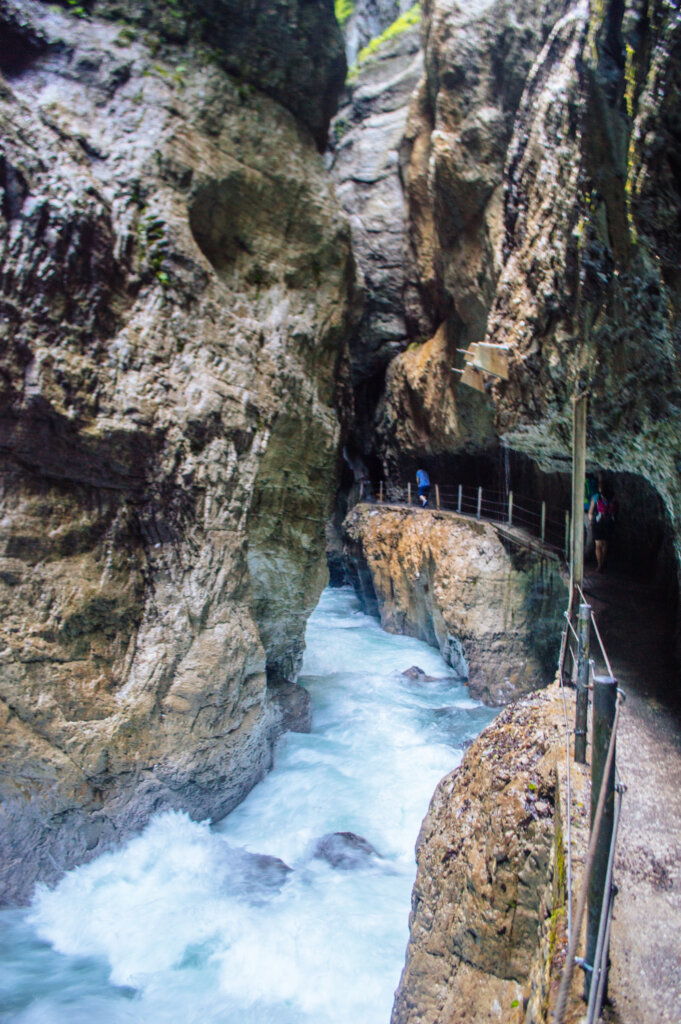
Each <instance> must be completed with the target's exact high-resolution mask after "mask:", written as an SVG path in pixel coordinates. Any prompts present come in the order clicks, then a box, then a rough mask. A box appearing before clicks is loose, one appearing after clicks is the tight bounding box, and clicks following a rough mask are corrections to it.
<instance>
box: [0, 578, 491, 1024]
mask: <svg viewBox="0 0 681 1024" xmlns="http://www.w3.org/2000/svg"><path fill="white" fill-rule="evenodd" d="M307 636H308V648H307V652H306V655H305V661H304V665H303V677H302V681H303V682H304V683H305V685H306V686H308V687H309V689H310V692H311V695H312V702H313V730H312V732H311V733H310V734H309V735H301V734H288V735H287V736H285V737H284V738H283V739H282V741H281V742H280V744H279V747H278V749H277V752H276V758H275V768H274V770H273V771H272V772H271V773H270V774H269V775H268V776H267V778H266V779H265V780H264V781H263V782H262V783H261V784H260V785H259V786H258V787H256V789H254V790H253V792H252V793H251V794H250V795H249V797H248V798H247V799H246V800H245V801H244V802H243V804H241V805H240V806H239V807H238V808H237V809H236V810H235V811H234V812H233V813H232V814H231V815H230V816H229V817H228V818H227V819H225V821H223V822H222V823H220V824H219V825H218V826H216V827H214V828H211V827H209V825H208V824H207V823H196V822H192V821H191V820H190V819H189V817H188V816H187V815H185V814H179V813H166V814H162V815H159V816H158V817H157V818H155V819H154V820H153V821H152V822H151V823H150V825H149V826H148V828H147V829H146V830H145V831H144V833H143V834H142V835H140V836H138V837H137V838H135V839H133V840H132V841H130V842H129V843H127V845H126V846H125V847H123V848H122V849H120V850H117V851H115V852H113V853H110V854H107V855H105V856H102V857H100V858H99V859H98V860H96V861H94V862H93V863H91V864H88V865H85V866H83V867H81V868H79V869H77V870H75V871H72V872H70V873H69V874H68V875H67V876H66V877H65V878H64V879H63V881H62V882H61V883H60V884H59V885H58V886H57V887H56V888H55V889H54V890H52V891H49V890H47V889H41V890H40V892H39V893H38V895H37V898H36V900H35V902H34V904H33V906H32V908H31V910H30V915H29V919H28V920H29V923H30V925H31V926H32V928H33V929H34V932H35V934H37V936H39V937H40V938H41V939H43V940H46V941H47V942H49V943H50V944H51V945H52V946H53V948H54V949H55V950H57V951H59V953H61V954H63V955H64V956H63V957H62V958H58V957H55V956H54V954H52V953H50V954H49V955H50V956H51V957H52V958H53V960H54V964H53V966H52V970H53V977H52V976H50V977H49V978H48V979H47V980H45V979H44V978H43V981H44V984H43V983H42V982H41V987H40V992H37V993H36V992H34V993H32V994H31V995H26V996H25V997H24V998H23V999H22V994H21V992H20V991H14V992H13V993H10V994H11V997H12V999H13V1000H14V1003H13V1004H12V1005H15V1006H16V1011H15V1012H14V1013H13V1015H10V1016H9V1017H3V1020H7V1021H13V1022H21V1024H79V1021H80V1020H83V1021H85V1020H94V1019H97V1020H98V1021H100V1022H102V1024H120V1022H123V1021H125V1022H135V1024H138V1022H139V1024H142V1022H144V1024H188V1022H191V1021H197V1022H198V1021H200V1022H201V1024H225V1022H232V1021H234V1022H235V1024H236V1022H238V1024H274V1022H276V1024H313V1022H314V1024H357V1022H360V1024H387V1021H388V1020H389V1018H390V1009H391V1005H392V999H393V992H394V989H395V987H396V985H397V982H398V980H399V975H400V971H401V967H402V963H403V958H404V949H405V945H406V941H407V927H408V916H409V904H410V893H411V887H412V884H413V878H414V873H415V865H414V852H413V850H414V842H415V839H416V836H417V834H418V830H419V827H420V824H421V820H422V818H423V816H424V814H425V812H426V810H427V807H428V802H429V799H430V796H431V794H432V791H433V789H434V787H435V785H436V783H437V781H438V780H439V778H440V777H441V776H442V775H443V774H444V773H445V772H447V771H449V770H451V768H453V767H454V766H455V765H456V764H457V763H458V760H459V757H460V752H459V750H458V749H457V748H458V744H459V740H458V738H457V734H456V729H455V728H454V729H453V727H452V718H454V720H455V718H456V707H457V705H459V706H461V707H462V708H465V709H469V708H475V707H478V705H476V704H475V703H474V702H472V701H470V700H469V698H468V696H467V693H466V691H465V690H464V689H463V688H462V687H461V686H460V684H457V683H454V682H451V681H449V682H434V683H419V684H414V683H412V682H411V681H410V680H408V679H406V678H405V677H403V676H401V675H400V673H401V672H403V671H404V670H405V669H407V668H409V667H410V666H411V665H414V664H416V665H418V666H419V667H420V668H421V669H423V670H424V672H426V673H428V674H430V675H433V676H440V677H442V676H447V675H448V671H449V670H448V669H447V667H446V666H445V665H444V663H443V662H442V660H441V659H440V658H439V655H438V654H437V652H436V651H434V650H433V649H432V648H429V647H427V646H426V645H424V644H422V643H420V642H418V641H415V640H412V639H409V638H406V637H394V636H390V635H388V634H386V633H384V632H383V631H381V630H380V628H379V626H378V624H377V623H376V622H375V621H374V620H373V619H370V618H368V617H367V616H364V615H362V614H361V612H360V611H359V610H358V607H357V603H356V600H355V598H354V597H353V596H352V594H351V593H350V592H349V591H340V592H339V591H327V592H326V593H325V594H324V595H323V597H322V601H321V602H320V606H319V608H318V609H317V611H316V612H315V613H314V615H313V616H312V619H311V621H310V624H309V627H308V634H307ZM443 707H445V708H446V709H447V714H446V717H447V723H446V726H441V725H439V724H438V721H439V720H438V718H437V716H436V714H435V712H436V711H437V710H438V709H442V708H443ZM469 715H470V712H469ZM486 715H487V717H488V718H489V717H491V716H490V715H489V713H486V712H481V718H480V727H482V725H483V724H484V721H485V716H486ZM470 728H471V724H470V721H466V723H464V726H463V730H464V731H463V732H462V736H463V734H464V733H465V731H466V729H467V730H469V731H470ZM466 734H467V733H466ZM329 832H355V833H357V834H359V835H361V836H363V837H364V838H365V839H366V840H367V841H368V842H369V843H371V844H372V845H373V847H374V848H375V849H376V850H377V851H378V854H380V857H368V858H367V859H366V862H365V863H363V864H362V865H361V866H360V867H359V868H356V869H354V870H341V869H338V868H336V869H334V868H333V867H331V866H330V865H329V864H328V863H327V862H326V861H324V860H322V859H319V858H318V857H315V856H314V853H315V847H316V844H317V842H318V840H319V838H320V837H321V836H323V835H325V834H327V833H329ZM242 849H245V850H247V851H251V852H252V853H258V854H268V855H271V856H273V857H277V858H281V859H282V860H283V861H284V862H285V863H286V864H287V865H288V866H289V867H290V868H292V869H293V870H292V871H290V872H289V873H285V872H284V870H283V869H281V870H279V869H278V868H277V866H276V865H271V864H270V865H267V864H266V865H264V866H262V865H260V864H255V863H253V862H252V861H251V860H248V859H244V854H243V853H242V852H240V851H241V850H242ZM24 926H25V925H24ZM34 947H35V948H34ZM34 947H33V946H31V944H30V943H28V944H27V950H26V953H25V954H24V953H23V952H22V954H21V956H22V958H23V959H22V961H21V964H19V963H18V964H17V968H16V970H17V976H18V975H19V973H21V972H22V971H23V972H27V973H28V974H29V975H30V973H31V970H32V967H31V963H32V961H31V959H30V958H31V957H35V956H37V952H36V950H37V949H39V948H40V947H39V945H38V944H37V943H34ZM41 955H42V956H43V958H44V957H45V956H46V955H47V954H46V953H45V951H44V949H43V950H42V952H41ZM82 957H88V958H95V959H94V960H93V959H89V960H87V961H83V960H81V959H74V958H82ZM59 965H61V969H60V967H59ZM43 975H44V971H43ZM107 977H108V982H107ZM17 985H18V982H17ZM116 986H129V987H130V988H131V989H132V991H130V990H127V991H121V989H120V988H116ZM93 1007H96V1012H95V1010H94V1009H93ZM88 1013H91V1014H92V1016H90V1017H89V1018H88V1017H87V1014H88Z"/></svg>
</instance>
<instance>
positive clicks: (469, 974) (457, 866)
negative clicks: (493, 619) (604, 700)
mask: <svg viewBox="0 0 681 1024" xmlns="http://www.w3.org/2000/svg"><path fill="white" fill-rule="evenodd" d="M564 737H565V726H564V713H563V703H562V698H561V695H560V691H559V690H558V688H557V687H556V686H552V687H550V688H549V689H548V690H545V691H542V692H541V693H540V694H534V695H532V696H531V697H525V698H523V699H522V700H519V701H517V702H516V703H515V704H513V705H512V706H511V707H509V708H507V709H506V710H505V711H503V712H502V713H501V714H500V715H499V717H498V718H497V719H495V721H494V722H493V723H492V724H491V725H490V726H488V727H487V729H485V731H484V732H483V733H482V734H481V735H480V736H479V737H478V739H477V740H476V741H475V743H474V744H473V745H472V746H471V747H470V748H469V750H468V751H467V752H466V755H465V757H464V761H463V764H462V765H461V767H460V768H457V769H456V770H455V771H454V772H452V773H451V774H450V775H447V776H445V778H444V779H443V780H442V782H441V783H440V784H439V786H438V788H437V790H436V791H435V794H434V796H433V799H432V801H431V805H430V809H429V811H428V815H427V816H426V818H425V820H424V822H423V825H422V828H421V832H420V835H419V838H418V841H417V845H416V854H417V861H418V872H417V877H416V883H415V885H414V890H413V893H412V910H411V916H410V937H409V945H408V947H407V959H406V964H405V968H404V971H403V973H402V978H401V980H400V984H399V987H398V989H397V993H396V996H395V1004H394V1007H393V1013H392V1018H391V1020H392V1024H437V1022H438V1021H448V1022H450V1024H455V1022H456V1024H459V1022H461V1024H464V1022H467V1021H480V1022H482V1021H485V1022H490V1024H491V1022H493V1021H504V1022H505V1024H521V1022H523V1024H546V1022H548V1021H549V1020H550V1012H551V1009H552V1008H553V1006H554V1005H555V998H556V995H557V986H558V981H559V978H560V973H561V968H562V964H563V961H564V956H565V950H566V944H567V937H566V884H567V878H566V859H565V829H566V823H567V814H568V810H567V808H566V804H565V778H564V774H563V773H564V767H565V748H564ZM572 787H573V788H572V795H573V803H572V807H573V810H572V830H571V840H572V844H573V855H574V858H575V860H574V864H575V867H576V866H577V865H578V864H579V863H580V859H581V858H582V857H583V856H584V851H585V847H586V843H587V841H588V818H587V811H586V809H585V808H586V806H587V803H588V778H587V772H586V771H585V770H582V769H581V768H580V766H579V765H575V766H573V768H572ZM574 884H575V885H576V884H577V882H576V879H575V882H574ZM581 984H582V982H581V975H578V976H577V977H576V978H575V984H574V986H573V990H572V993H571V998H570V1002H569V1004H568V1014H567V1017H566V1020H569V1021H576V1020H578V1019H579V1018H581V1016H582V1015H583V1012H584V1004H583V1003H582V1002H581V999H580V995H581Z"/></svg>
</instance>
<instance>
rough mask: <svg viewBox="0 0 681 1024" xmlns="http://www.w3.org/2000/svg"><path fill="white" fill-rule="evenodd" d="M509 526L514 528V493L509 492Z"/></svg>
mask: <svg viewBox="0 0 681 1024" xmlns="http://www.w3.org/2000/svg"><path fill="white" fill-rule="evenodd" d="M508 525H509V526H513V491H509V492H508Z"/></svg>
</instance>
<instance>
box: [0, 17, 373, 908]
mask: <svg viewBox="0 0 681 1024" xmlns="http://www.w3.org/2000/svg"><path fill="white" fill-rule="evenodd" d="M69 8H73V10H71V9H64V11H63V12H60V10H59V9H58V8H55V7H54V6H53V5H47V4H43V3H38V2H34V0H21V2H19V0H17V2H13V0H2V3H0V39H1V40H2V43H1V45H0V68H1V69H2V72H3V75H4V77H3V78H2V79H1V80H0V214H1V215H0V267H1V272H0V303H1V310H2V317H1V320H0V323H1V326H0V358H1V359H2V373H1V376H0V389H1V391H2V401H1V406H0V410H1V411H0V451H1V453H2V459H1V461H0V473H1V479H2V499H1V501H2V513H1V518H0V604H1V606H2V625H1V626H0V629H1V632H2V642H1V644H0V662H1V668H0V708H1V711H0V717H1V719H2V740H1V741H0V742H1V744H2V762H3V771H4V774H3V776H2V782H1V783H0V786H1V791H0V795H1V797H2V809H1V812H0V818H1V820H0V836H1V837H2V838H1V840H0V843H1V845H2V855H1V857H0V862H1V863H2V872H3V875H2V895H3V898H4V899H5V900H7V899H10V900H11V899H18V898H23V897H25V896H26V895H27V894H28V893H29V892H30V888H31V885H32V882H33V881H34V879H35V878H37V877H40V878H42V879H47V880H50V879H53V878H55V877H57V876H58V875H59V874H60V873H61V872H62V871H63V870H64V869H65V868H67V867H69V866H71V865H72V864H74V863H75V862H77V861H78V860H82V859H83V858H84V857H87V856H91V855H94V854H95V853H97V852H98V851H100V850H101V849H103V848H105V847H106V845H107V844H109V843H111V842H112V841H114V840H116V839H120V838H121V837H123V836H125V835H126V834H127V833H129V832H130V831H131V830H132V829H135V828H138V827H140V826H141V825H142V824H143V823H144V822H145V820H146V819H147V818H148V817H149V815H150V814H151V813H152V812H153V811H154V810H157V809H159V808H162V807H183V808H186V809H188V810H189V811H190V812H191V813H192V814H193V815H195V816H197V817H206V816H213V817H219V816H220V815H223V814H224V813H226V812H227V811H228V810H229V809H230V808H231V807H233V806H234V804H235V803H236V802H237V801H238V800H239V799H241V798H242V797H243V796H244V794H245V793H246V792H247V791H248V789H249V788H250V787H251V786H252V785H253V783H254V782H255V781H256V780H257V779H258V778H259V777H260V776H261V775H262V773H263V771H264V770H265V768H266V767H267V765H268V763H269V760H270V756H271V754H270V752H271V746H272V742H273V739H274V738H275V736H276V735H277V733H278V732H279V731H281V729H282V728H283V727H284V725H286V724H291V723H295V722H297V723H298V724H299V726H301V727H304V725H305V719H306V708H305V702H304V699H303V696H301V692H300V691H296V689H295V685H294V681H295V674H296V671H297V667H298V665H299V661H300V657H301V653H302V645H303V630H304V624H305V619H306V616H307V614H308V613H309V610H310V609H311V608H312V607H313V606H314V604H315V602H316V599H317V596H318V594H319V591H320V589H321V587H322V585H323V583H324V579H325V568H324V565H323V526H324V521H325V519H326V516H327V514H328V510H329V500H330V496H331V495H332V494H333V490H334V479H335V471H336V460H337V450H338V443H339V428H338V423H337V419H336V414H335V411H334V402H335V373H336V366H337V363H338V361H339V358H340V357H341V354H342V351H343V344H344V340H345V337H346V334H347V332H348V315H349V314H348V310H349V307H350V296H351V291H352V288H353V280H354V271H353V266H352V259H351V254H350V243H349V236H348V230H347V227H346V223H345V221H344V220H343V219H342V217H341V215H340V213H339V210H338V207H337V205H336V203H335V201H334V198H333V196H332V194H331V191H330V187H329V184H328V180H327V177H326V174H325V171H324V168H323V165H322V162H321V158H320V156H319V154H318V152H317V150H318V145H319V144H320V142H321V140H322V139H323V138H324V137H325V135H326V127H327V123H328V117H329V115H330V113H331V110H332V108H333V105H334V102H335V96H336V94H337V92H338V89H339V88H340V85H341V84H342V79H343V76H344V58H343V54H342V41H341V38H340V35H339V32H338V30H337V27H336V25H335V22H334V20H333V15H332V11H331V6H330V5H329V4H327V3H325V2H321V0H320V2H314V3H311V2H306V3H302V2H301V3H296V2H294V0H292V2H291V3H288V4H279V5H276V10H275V8H274V6H273V5H270V4H265V3H257V2H255V3H251V4H248V5H242V4H235V3H229V2H225V3H219V4H218V3H206V4H205V5H204V4H200V3H190V2H187V3H184V2H179V0H178V3H174V4H169V5H164V6H163V7H160V8H159V7H158V6H157V5H152V4H141V5H140V4H126V3H120V4H117V3H106V2H102V3H97V4H95V5H93V6H88V5H87V4H85V5H84V7H82V8H81V7H77V8H76V7H74V5H69Z"/></svg>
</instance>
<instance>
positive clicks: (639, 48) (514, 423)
mask: <svg viewBox="0 0 681 1024" xmlns="http://www.w3.org/2000/svg"><path fill="white" fill-rule="evenodd" d="M680 52H681V26H679V21H678V18H677V17H676V15H672V13H671V11H670V10H667V8H666V7H664V5H659V6H656V7H655V13H654V14H653V15H652V17H651V18H650V20H648V17H647V16H646V17H644V16H643V15H642V14H641V15H639V14H638V12H637V11H633V10H632V11H629V12H628V13H627V16H626V17H625V18H624V19H623V12H622V10H621V9H620V8H619V7H618V6H617V5H614V4H613V5H611V4H607V5H605V7H604V8H603V9H602V10H600V11H598V12H596V11H595V10H592V11H591V13H589V12H587V11H586V10H584V9H582V8H581V7H579V6H575V7H574V8H573V9H571V13H570V17H569V18H566V19H564V20H563V21H562V22H560V23H559V24H558V25H557V26H556V28H555V30H554V31H553V33H552V35H551V37H550V39H549V40H548V42H547V45H546V47H545V49H544V50H543V51H542V53H541V55H540V56H539V58H538V59H537V62H536V65H535V68H534V73H533V75H532V76H531V77H530V78H529V79H528V83H527V88H526V92H525V95H524V98H523V101H522V103H521V105H520V107H519V111H518V117H517V122H516V126H515V129H514V136H513V139H512V142H511V146H510V149H509V164H508V167H509V177H508V184H507V191H506V196H505V202H504V216H505V224H506V231H505V238H504V245H503V270H502V274H501V277H500V280H499V285H498V289H497V295H496V299H495V303H494V306H493V310H492V313H491V316H490V321H489V326H488V338H489V340H492V341H501V340H503V341H504V342H505V343H508V344H510V345H511V349H512V364H511V379H510V381H509V382H508V383H507V384H499V385H497V386H496V387H494V389H493V399H494V402H495V405H496V410H497V423H498V429H499V431H500V432H503V434H504V435H505V436H506V437H507V438H508V440H509V441H510V443H511V444H513V445H514V446H515V447H516V448H519V449H524V450H527V451H531V452H532V453H533V454H535V455H536V456H537V457H539V458H540V459H543V460H544V461H545V463H549V462H550V459H551V457H552V456H554V455H556V454H558V453H560V452H561V450H562V451H563V452H565V451H567V448H568V441H569V425H570V415H571V398H572V396H573V394H574V393H575V391H576V390H577V389H580V390H583V391H586V392H587V393H588V395H589V415H590V420H589V432H588V449H589V454H590V455H591V456H592V457H593V458H594V459H596V460H597V461H598V462H600V464H601V465H603V466H606V467H609V468H610V469H612V470H616V471H625V470H627V471H629V472H634V473H638V474H640V475H641V476H643V477H644V478H645V479H646V480H648V481H649V482H650V483H651V484H652V485H653V486H654V487H655V488H656V490H657V491H658V492H659V494H660V495H661V496H662V498H663V500H664V502H665V505H666V507H667V510H668V512H669V513H670V515H671V518H672V522H673V524H674V529H675V532H676V535H677V551H678V547H679V541H678V532H679V530H678V521H679V512H680V509H681V507H680V506H679V476H678V473H679V467H678V465H677V459H676V440H675V439H676V438H677V437H678V431H679V415H680V412H679V410H680V405H679V394H680V391H679V385H680V383H681V378H680V377H679V369H678V354H679V351H680V350H681V328H680V326H679V308H680V305H681V285H680V283H679V277H678V258H679V254H678V238H677V237H676V236H677V235H678V232H674V233H673V234H671V233H670V231H669V223H670V221H669V219H670V217H671V218H674V217H675V218H677V219H678V216H679V211H680V210H681V176H680V175H679V173H678V167H676V164H675V157H674V156H673V155H672V154H674V153H676V152H677V151H678V149H679V143H680V141H681V139H680V136H679V102H680V101H679V90H678V82H679V53H680ZM547 224H549V225H550V230H549V231H548V232H547ZM540 225H541V234H540Z"/></svg>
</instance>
